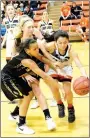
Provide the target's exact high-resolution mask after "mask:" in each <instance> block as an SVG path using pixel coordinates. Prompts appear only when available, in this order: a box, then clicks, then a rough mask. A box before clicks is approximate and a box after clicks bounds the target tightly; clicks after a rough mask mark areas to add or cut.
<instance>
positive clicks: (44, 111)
mask: <svg viewBox="0 0 90 138" xmlns="http://www.w3.org/2000/svg"><path fill="white" fill-rule="evenodd" d="M43 113H44V116H45V120H47V119H48V118H51V115H50V112H49V109H45V110H43Z"/></svg>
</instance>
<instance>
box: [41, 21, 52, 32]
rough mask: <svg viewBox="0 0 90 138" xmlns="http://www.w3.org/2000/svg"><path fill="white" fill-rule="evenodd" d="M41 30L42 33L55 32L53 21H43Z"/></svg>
mask: <svg viewBox="0 0 90 138" xmlns="http://www.w3.org/2000/svg"><path fill="white" fill-rule="evenodd" d="M40 30H41V32H42V33H48V34H51V33H52V32H53V24H52V21H51V20H49V21H48V22H47V23H46V22H44V21H41V25H40Z"/></svg>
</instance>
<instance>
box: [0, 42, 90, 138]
mask: <svg viewBox="0 0 90 138" xmlns="http://www.w3.org/2000/svg"><path fill="white" fill-rule="evenodd" d="M72 47H73V49H75V51H77V53H78V55H79V57H80V60H81V62H82V63H83V66H84V67H85V69H86V71H87V73H88V74H89V48H88V45H84V43H72ZM1 61H2V62H1V66H2V67H3V66H4V65H5V49H4V50H1ZM73 69H74V71H73V76H74V79H75V78H77V77H78V76H80V71H79V70H78V68H77V67H76V66H75V64H73ZM40 85H41V89H42V92H43V93H44V95H45V96H46V98H47V102H48V105H50V102H51V99H52V94H51V92H50V89H49V88H48V87H47V86H46V84H44V82H43V81H42V80H41V82H40ZM73 94H74V106H75V111H76V121H75V122H74V123H71V124H69V123H68V121H67V104H66V101H65V102H64V103H65V106H66V110H65V112H66V116H65V117H64V118H62V119H60V118H58V114H57V107H50V106H49V108H50V111H51V115H52V117H53V119H54V121H55V122H56V125H57V128H56V130H55V131H52V132H50V131H48V130H47V126H46V122H45V120H44V116H43V113H42V111H41V109H40V108H37V109H30V108H29V110H28V114H27V124H28V126H30V127H31V128H32V129H34V130H35V134H33V135H22V134H17V133H16V130H15V129H16V123H15V122H12V121H9V120H8V116H9V114H10V111H12V110H13V109H14V107H15V106H16V105H15V104H8V102H9V101H8V100H7V99H6V97H5V96H4V95H3V93H1V136H2V137H9V138H10V137H89V94H87V95H85V96H82V97H81V96H78V95H76V94H75V93H74V92H73ZM32 102H34V100H32ZM32 102H31V103H32Z"/></svg>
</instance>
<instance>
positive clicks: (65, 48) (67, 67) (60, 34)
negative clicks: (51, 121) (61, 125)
mask: <svg viewBox="0 0 90 138" xmlns="http://www.w3.org/2000/svg"><path fill="white" fill-rule="evenodd" d="M54 38H55V42H51V43H47V45H46V50H47V51H48V52H50V54H51V55H52V58H53V59H55V60H57V61H58V64H57V65H58V67H59V68H60V77H58V75H57V73H56V72H55V71H54V70H52V69H49V68H48V71H47V73H48V75H51V76H52V77H53V78H54V79H57V80H58V81H60V82H62V84H63V89H64V91H65V97H66V100H67V104H68V122H70V123H72V122H74V121H75V109H74V106H73V93H72V91H71V80H72V71H73V69H72V61H74V62H75V63H76V65H77V66H78V68H79V69H80V72H81V74H82V76H85V77H87V74H86V72H85V69H84V68H83V66H82V64H81V62H80V60H79V58H78V55H77V53H76V52H75V51H73V50H72V49H71V46H70V44H69V36H68V34H67V33H66V32H64V31H60V30H59V31H57V32H56V33H55V36H54ZM31 54H32V53H31ZM32 55H33V54H32ZM33 56H35V57H37V58H38V54H37V56H36V55H35V54H34V55H33ZM59 104H60V105H59V106H58V109H59V117H60V118H61V117H64V116H65V106H64V104H63V101H62V100H61V99H60V100H59Z"/></svg>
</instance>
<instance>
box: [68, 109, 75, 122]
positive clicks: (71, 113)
mask: <svg viewBox="0 0 90 138" xmlns="http://www.w3.org/2000/svg"><path fill="white" fill-rule="evenodd" d="M74 121H75V109H74V107H73V106H72V107H71V108H68V122H69V123H73V122H74Z"/></svg>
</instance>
